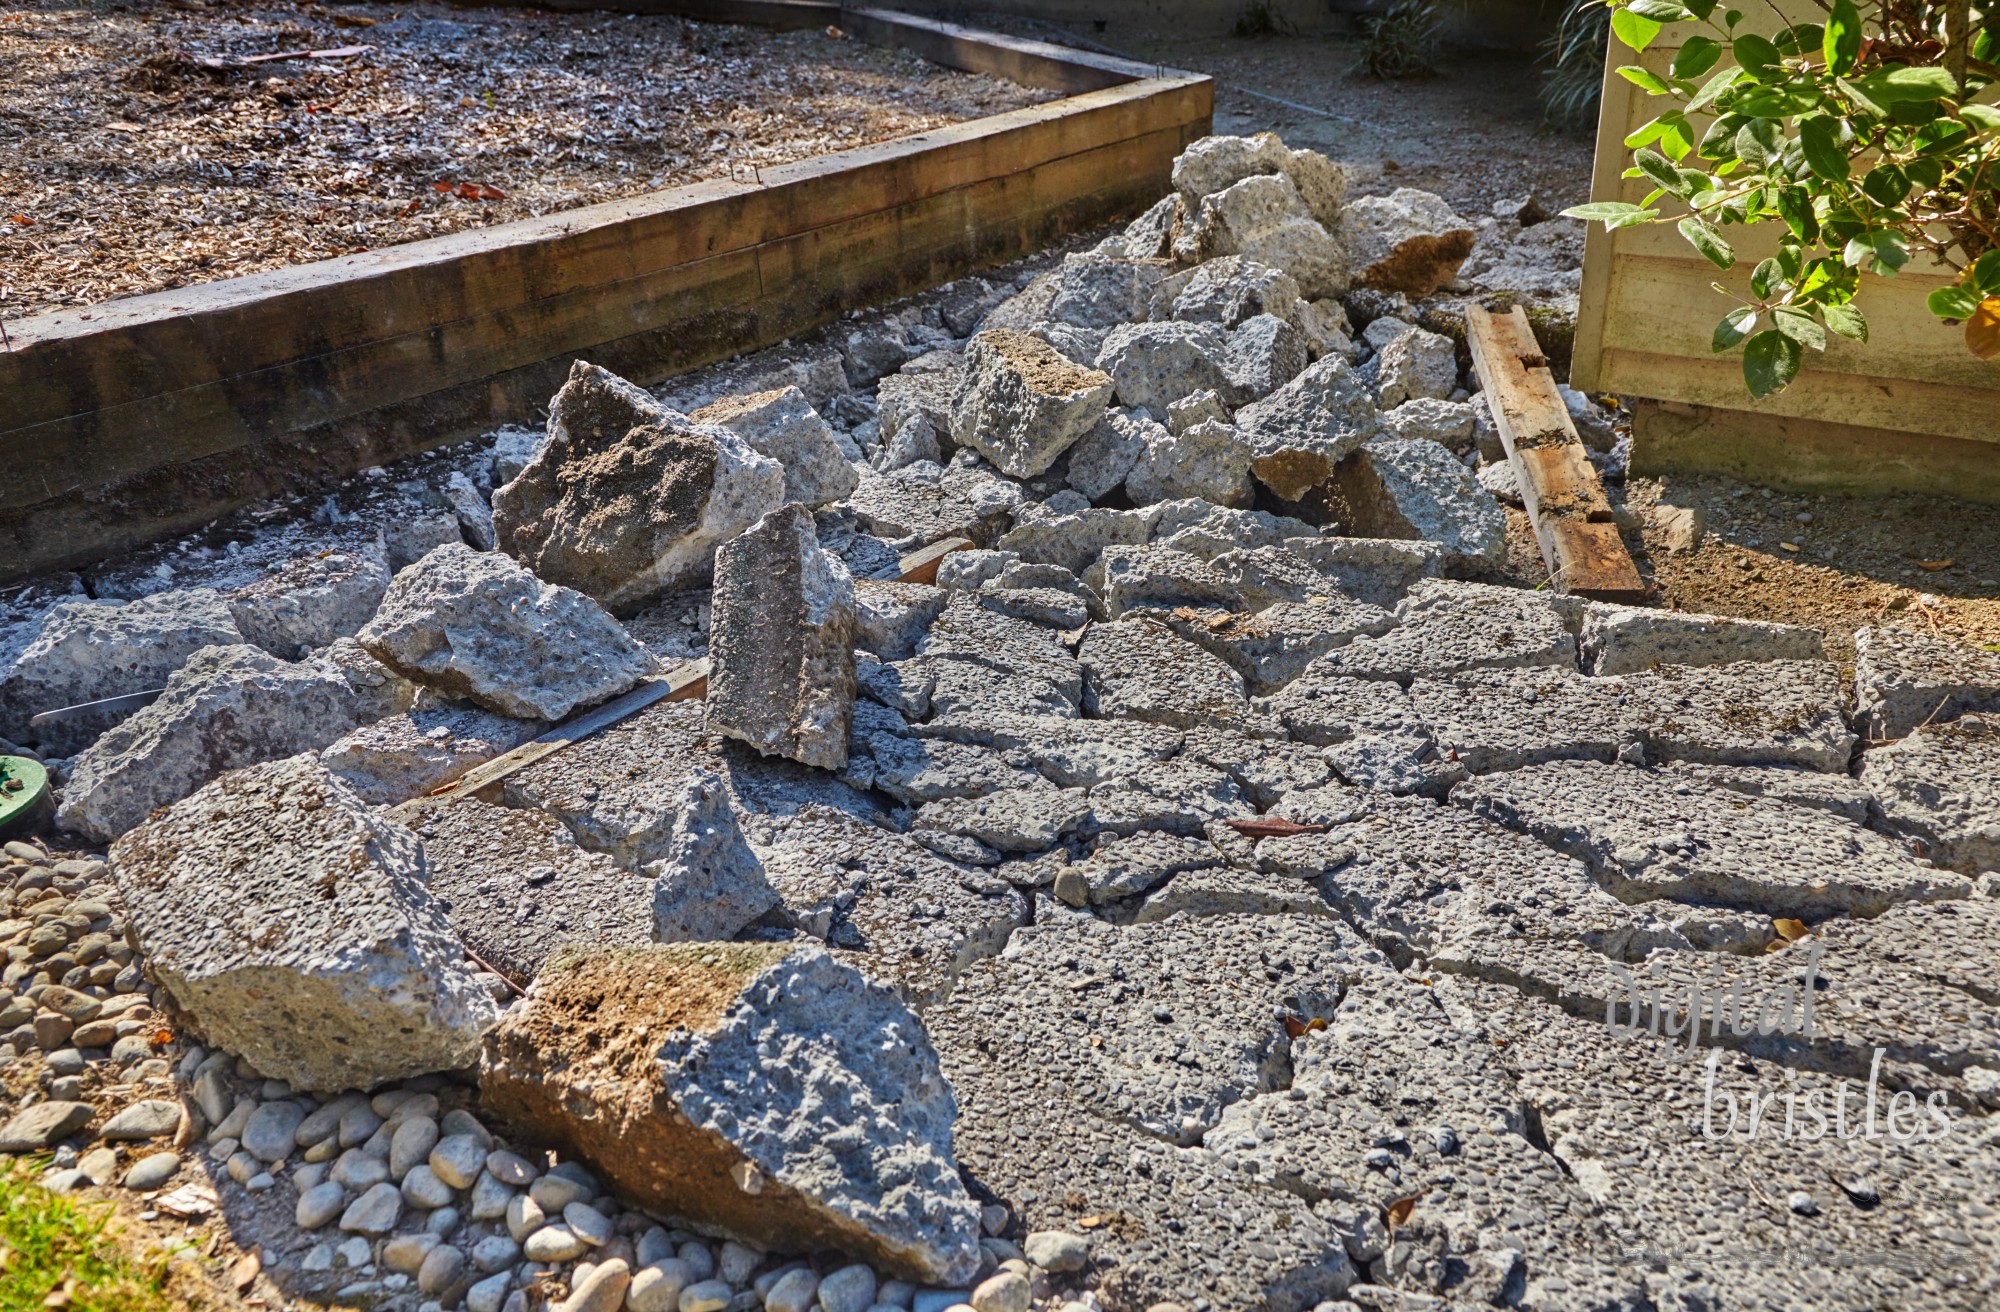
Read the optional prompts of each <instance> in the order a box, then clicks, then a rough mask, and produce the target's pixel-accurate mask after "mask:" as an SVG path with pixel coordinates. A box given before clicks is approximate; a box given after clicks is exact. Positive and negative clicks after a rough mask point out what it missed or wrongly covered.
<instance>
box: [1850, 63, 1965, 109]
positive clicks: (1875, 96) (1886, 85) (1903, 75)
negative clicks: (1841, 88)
mask: <svg viewBox="0 0 2000 1312" xmlns="http://www.w3.org/2000/svg"><path fill="white" fill-rule="evenodd" d="M1854 85H1855V87H1856V89H1858V90H1859V91H1860V92H1861V94H1862V95H1864V96H1866V97H1868V99H1870V100H1872V101H1874V102H1875V103H1876V104H1878V105H1894V104H1899V103H1902V102H1904V101H1911V100H1937V99H1939V98H1940V97H1956V96H1957V95H1958V82H1957V80H1956V79H1954V78H1953V77H1952V75H1951V71H1950V70H1949V69H1944V68H1883V69H1878V70H1876V71H1875V72H1873V73H1870V74H1869V75H1868V76H1866V77H1860V78H1856V79H1855V80H1854Z"/></svg>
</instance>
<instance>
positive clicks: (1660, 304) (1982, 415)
mask: <svg viewBox="0 0 2000 1312" xmlns="http://www.w3.org/2000/svg"><path fill="white" fill-rule="evenodd" d="M1744 8H1745V11H1746V13H1747V14H1748V15H1749V16H1748V17H1747V18H1746V20H1745V27H1744V30H1746V31H1747V30H1753V29H1754V30H1760V31H1762V32H1764V33H1765V34H1767V35H1768V34H1769V33H1770V32H1772V31H1773V30H1774V29H1776V28H1777V27H1778V25H1779V24H1778V20H1777V18H1776V17H1775V16H1774V15H1773V14H1772V13H1770V12H1769V11H1768V9H1766V10H1763V11H1761V12H1760V10H1759V9H1758V7H1756V6H1745V7H1744ZM1777 8H1778V10H1780V11H1781V12H1783V13H1785V14H1787V15H1791V16H1794V17H1796V18H1797V19H1798V20H1799V21H1808V19H1809V16H1822V15H1821V10H1820V9H1818V8H1817V7H1816V6H1814V5H1813V4H1812V3H1811V0H1777ZM1693 26H1694V25H1692V24H1684V25H1671V26H1668V27H1667V28H1665V29H1664V30H1662V32H1661V33H1660V37H1659V39H1658V40H1657V41H1656V42H1655V43H1654V44H1653V45H1652V46H1650V47H1648V48H1647V50H1646V51H1645V52H1644V53H1643V54H1641V55H1634V54H1633V52H1632V51H1631V50H1629V49H1627V48H1626V47H1624V46H1623V45H1621V44H1619V43H1618V42H1616V41H1614V42H1612V47H1611V51H1610V57H1609V60H1608V61H1607V63H1606V66H1605V75H1604V99H1603V106H1602V109H1601V110H1600V113H1599V118H1598V127H1597V158H1596V166H1595V171H1594V177H1593V180H1592V186H1591V199H1592V200H1627V201H1633V202H1637V201H1640V200H1642V199H1644V197H1645V194H1646V192H1647V191H1648V190H1650V188H1651V186H1652V184H1651V183H1649V182H1643V181H1638V180H1632V179H1622V178H1620V176H1619V175H1620V173H1622V172H1623V171H1624V170H1625V169H1626V168H1627V167H1629V165H1630V156H1631V152H1630V151H1629V150H1628V149H1627V148H1626V147H1625V146H1624V145H1623V144H1622V143H1623V139H1624V138H1625V137H1626V136H1627V135H1629V134H1630V133H1631V132H1632V131H1633V130H1634V129H1636V128H1638V127H1639V126H1640V125H1642V124H1644V123H1647V122H1649V121H1650V120H1651V119H1652V118H1653V117H1654V116H1655V115H1657V114H1658V113H1660V112H1661V111H1662V110H1663V109H1664V108H1666V107H1667V106H1668V103H1669V102H1668V101H1667V100H1666V99H1665V98H1664V97H1661V98H1658V99H1655V98H1653V97H1650V96H1647V95H1646V94H1645V93H1644V92H1643V91H1641V90H1639V89H1638V88H1637V87H1635V86H1633V85H1632V84H1631V83H1629V82H1627V81H1626V80H1625V79H1624V78H1622V77H1619V76H1618V75H1617V74H1616V73H1615V72H1614V71H1613V70H1614V69H1616V68H1617V67H1618V66H1619V65H1623V64H1639V65H1641V66H1642V67H1645V68H1648V69H1651V70H1653V71H1654V72H1656V73H1660V74H1662V75H1664V74H1665V73H1666V71H1667V68H1668V66H1669V65H1670V64H1671V63H1672V62H1673V57H1674V53H1675V52H1676V51H1677V50H1678V49H1679V40H1680V34H1682V33H1683V32H1684V31H1685V32H1688V33H1691V32H1692V31H1693ZM1777 228H1778V225H1776V224H1773V225H1770V226H1769V227H1767V228H1763V229H1755V228H1748V229H1746V228H1742V227H1733V228H1730V229H1728V230H1727V235H1728V237H1729V239H1730V241H1731V243H1732V244H1733V245H1734V246H1735V247H1736V252H1737V255H1738V259H1737V263H1736V267H1735V268H1733V269H1731V270H1729V271H1728V272H1727V273H1724V272H1722V271H1721V270H1719V269H1717V268H1716V267H1715V266H1714V265H1712V264H1710V263H1709V262H1708V261H1707V260H1706V259H1704V258H1703V257H1702V256H1700V255H1699V254H1697V253H1696V252H1695V251H1694V249H1693V248H1692V247H1690V246H1689V245H1688V244H1687V242H1686V241H1684V240H1683V239H1682V238H1681V236H1680V234H1679V233H1678V232H1676V231H1675V230H1674V229H1673V227H1671V226H1645V227H1636V228H1625V229H1621V230H1619V231H1618V232H1615V233H1606V232H1604V231H1603V227H1602V225H1601V224H1592V225H1591V228H1590V233H1589V236H1588V237H1587V238H1586V240H1585V246H1584V265H1583V289H1582V298H1581V304H1580V307H1579V313H1578V316H1577V333H1576V354H1575V359H1574V362H1573V363H1572V365H1571V375H1570V376H1571V382H1572V384H1573V385H1574V386H1576V387H1578V388H1581V389H1583V390H1585V391H1599V392H1615V393H1617V394H1619V395H1621V396H1627V397H1632V398H1636V399H1637V402H1638V404H1637V405H1636V407H1635V409H1634V415H1633V440H1632V465H1631V468H1632V471H1633V472H1634V473H1637V474H1657V473H1666V472H1671V471H1676V470H1682V471H1700V472H1708V473H1719V474H1727V475H1729V476H1731V477H1735V478H1741V479H1745V480H1748V481H1752V482H1759V483H1767V484H1776V485H1780V486H1786V487H1792V488H1798V489H1801V490H1811V491H1835V492H1866V491H1886V490H1903V491H1919V492H1934V493H1944V494H1948V495H1953V496H1959V497H1966V498H1970V499H1974V500H1983V501H1994V502H2000V363H1994V362H1989V361H1983V360H1979V359H1977V358H1975V357H1974V356H1972V355H1971V354H1970V353H1969V352H1967V351H1966V349H1965V346H1964V343H1963V339H1962V337H1961V333H1960V330H1959V329H1957V328H1953V327H1948V326H1946V325H1944V324H1941V323H1940V322H1938V320H1937V319H1936V318H1934V317H1933V316H1932V315H1931V313H1930V311H1929V310H1928V309H1926V308H1925V306H1924V298H1925V297H1926V296H1928V295H1929V294H1930V293H1931V292H1932V291H1933V290H1935V289H1936V288H1938V287H1941V286H1945V285H1947V283H1948V282H1949V281H1950V279H1949V277H1948V276H1947V275H1946V272H1945V271H1943V270H1941V269H1940V268H1939V267H1938V266H1936V265H1934V264H1932V265H1929V266H1928V267H1920V265H1919V263H1918V262H1917V261H1914V260H1913V261H1912V262H1911V264H1910V265H1909V267H1907V268H1906V269H1905V270H1904V271H1903V272H1902V274H1901V275H1900V276H1898V277H1896V278H1878V277H1875V276H1874V275H1872V274H1867V275H1863V277H1862V280H1861V288H1862V290H1861V295H1860V297H1859V298H1858V299H1857V301H1856V304H1857V305H1859V306H1860V307H1861V310H1862V312H1863V313H1864V314H1866V315H1867V317H1868V326H1869V339H1870V340H1869V341H1868V342H1867V343H1866V344H1863V343H1859V342H1851V341H1848V340H1847V339H1846V338H1843V337H1839V336H1830V339H1829V342H1828V345H1827V349H1826V350H1825V352H1824V353H1820V352H1813V351H1808V352H1806V363H1805V367H1804V368H1803V369H1802V370H1801V371H1800V373H1799V376H1798V378H1797V380H1796V381H1794V382H1793V383H1792V385H1791V386H1790V387H1789V388H1787V389H1786V390H1785V391H1783V392H1780V393H1779V394H1778V395H1776V396H1773V397H1769V398H1767V399H1765V400H1763V401H1761V402H1760V401H1753V400H1751V399H1750V395H1749V393H1748V392H1747V391H1745V390H1744V387H1743V374H1742V359H1741V352H1731V353H1728V354H1723V355H1716V354H1714V353H1712V352H1711V351H1710V349H1709V340H1710V335H1711V334H1712V333H1713V331H1714V329H1715V323H1716V320H1718V319H1720V318H1721V317H1722V315H1723V313H1724V312H1725V311H1727V310H1728V309H1729V308H1730V305H1731V304H1732V302H1730V301H1729V300H1727V299H1725V298H1724V297H1723V296H1722V295H1721V294H1719V293H1718V292H1716V291H1715V290H1714V286H1713V284H1715V283H1718V282H1720V283H1721V284H1722V285H1723V286H1725V287H1727V288H1728V289H1730V290H1731V291H1732V292H1735V293H1737V294H1739V295H1743V296H1746V297H1747V296H1748V287H1749V282H1750V271H1751V270H1752V269H1753V268H1755V267H1756V264H1757V261H1759V260H1761V259H1763V258H1765V257H1766V256H1767V255H1771V254H1773V253H1775V252H1776V249H1777Z"/></svg>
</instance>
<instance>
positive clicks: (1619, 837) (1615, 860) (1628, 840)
mask: <svg viewBox="0 0 2000 1312" xmlns="http://www.w3.org/2000/svg"><path fill="white" fill-rule="evenodd" d="M1452 800H1453V802H1454V803H1456V804H1458V805H1461V806H1465V807H1469V808H1470V809H1472V810H1473V811H1475V812H1477V813H1478V814H1480V815H1483V816H1486V817H1488V818H1489V819H1492V820H1494V821H1497V822H1498V823H1500V824H1504V825H1507V826H1509V827H1510V828H1514V829H1519V830H1521V831H1523V832H1525V833H1528V834H1531V835H1533V836H1535V837H1537V838H1540V839H1541V840H1542V841H1544V842H1546V843H1549V844H1550V845H1552V846H1554V847H1556V848H1557V849H1559V850H1561V851H1563V852H1567V853H1569V854H1571V855H1573V856H1575V857H1577V858H1578V859H1579V860H1582V861H1583V862H1585V863H1586V864H1587V865H1589V866H1590V867H1591V870H1592V873H1593V874H1595V875H1596V877H1597V878H1598V880H1599V881H1600V882H1602V883H1603V884H1604V885H1605V886H1606V887H1607V888H1609V889H1610V890H1611V891H1612V892H1613V893H1615V894H1616V895H1617V896H1619V897H1620V898H1623V899H1625V900H1627V901H1642V900H1649V899H1655V898H1676V899H1679V900H1682V901H1690V902H1703V903H1711V904H1721V905H1725V906H1739V907H1747V908H1751V909H1754V910H1757V911H1762V912H1764V913H1765V914H1767V915H1773V916H1789V917H1794V918H1798V919H1803V920H1807V921H1817V920H1821V919H1824V918H1826V917H1828V916H1833V915H1849V916H1874V915H1880V914H1881V913H1882V912H1884V911H1886V910H1887V909H1889V908H1890V907H1892V906H1895V905H1896V904H1898V903H1900V902H1908V901H1936V900H1938V899H1941V898H1957V897H1965V896H1966V895H1967V894H1969V893H1970V892H1971V889H1972V882H1971V881H1970V880H1968V879H1966V878H1965V877H1964V876H1963V875H1956V874H1949V873H1946V872H1944V871H1939V870H1933V869H1931V868H1929V867H1927V866H1922V865H1919V864H1917V863H1916V862H1915V861H1913V860H1912V859H1911V858H1910V857H1909V856H1908V855H1907V854H1905V853H1904V851H1903V850H1902V848H1901V847H1900V846H1899V845H1898V844H1897V843H1895V842H1894V841H1893V840H1891V839H1888V838H1884V837H1883V836H1881V835H1880V834H1875V833H1871V832H1869V831H1868V830H1865V829H1860V828H1857V827H1856V826H1854V825H1851V824H1849V823H1847V822H1846V821H1844V820H1840V819H1838V818H1836V817H1834V816H1831V815H1827V814H1824V813H1822V812H1818V811H1813V810H1809V809H1807V808H1804V807H1797V806H1791V805H1788V804H1787V803H1784V802H1779V801H1774V800H1771V799H1768V798H1762V797H1751V796H1746V795H1744V794H1742V793H1737V792H1732V791H1729V790H1727V789H1719V788H1708V787H1704V786H1702V785H1700V784H1695V783H1690V782H1688V781H1687V780H1686V779H1684V778H1680V777H1678V776H1675V775H1670V774H1663V773H1661V772H1658V771H1653V770H1643V769H1635V768H1633V767H1631V766H1626V765H1604V764H1600V763H1598V762H1594V761H1560V762H1555V763H1552V764H1548V765H1536V766H1530V767H1528V768H1526V769H1522V770H1516V771H1513V772H1511V773H1507V774H1491V775H1481V776H1479V777H1477V778H1474V779H1469V780H1467V781H1466V782H1464V783H1462V784H1460V785H1458V787H1456V788H1454V789H1453V790H1452Z"/></svg>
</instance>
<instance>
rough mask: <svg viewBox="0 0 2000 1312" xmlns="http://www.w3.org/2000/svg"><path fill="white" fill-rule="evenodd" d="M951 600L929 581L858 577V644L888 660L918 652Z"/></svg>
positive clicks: (855, 583)
mask: <svg viewBox="0 0 2000 1312" xmlns="http://www.w3.org/2000/svg"><path fill="white" fill-rule="evenodd" d="M947 600H949V598H948V597H947V596H946V594H945V591H944V589H942V588H935V587H932V586H931V585H929V584H927V583H892V582H888V581H886V580H882V579H856V580H854V645H855V646H856V647H858V648H860V649H861V650H862V651H867V652H873V653H874V654H875V655H876V656H878V657H880V658H881V659H883V660H885V661H898V660H902V659H904V658H905V657H908V656H913V655H915V654H916V650H917V646H918V644H919V643H921V642H922V641H923V639H924V634H925V633H926V632H928V631H929V629H930V626H931V623H932V621H934V620H936V619H937V617H938V615H939V614H940V613H941V612H942V611H943V610H944V604H945V602H946V601H947Z"/></svg>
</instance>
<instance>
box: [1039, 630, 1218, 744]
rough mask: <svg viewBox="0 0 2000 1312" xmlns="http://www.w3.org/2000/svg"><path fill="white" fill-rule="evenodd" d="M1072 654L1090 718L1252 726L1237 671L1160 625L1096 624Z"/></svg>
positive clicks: (1178, 723)
mask: <svg viewBox="0 0 2000 1312" xmlns="http://www.w3.org/2000/svg"><path fill="white" fill-rule="evenodd" d="M1078 659H1079V660H1080V661H1081V662H1082V664H1083V669H1084V674H1085V690H1084V710H1085V711H1087V712H1089V713H1090V714H1092V715H1098V716H1103V717H1105V718H1107V719H1110V718H1127V719H1135V720H1148V721H1151V722H1153V723H1155V724H1177V725H1189V724H1212V725H1216V726H1218V727H1221V728H1240V727H1246V726H1249V725H1251V724H1253V723H1256V717H1255V715H1254V714H1253V712H1252V711H1251V710H1250V705H1249V703H1248V702H1247V701H1245V700H1244V690H1243V678H1242V676H1241V675H1239V674H1237V673H1236V671H1234V670H1232V669H1230V668H1229V666H1228V665H1226V664H1224V663H1223V662H1222V661H1221V660H1220V659H1219V658H1218V657H1215V656H1212V655H1210V654H1209V653H1208V652H1205V651H1203V650H1202V649H1201V648H1199V647H1197V646H1195V645H1194V644H1192V643H1190V642H1188V641H1186V640H1185V639H1183V638H1181V637H1179V636H1177V635H1176V634H1175V633H1174V632H1173V630H1171V629H1169V628H1167V627H1166V626H1165V625H1163V624H1159V623H1156V622H1153V621H1151V620H1145V619H1138V620H1123V621H1120V622H1118V623H1115V624H1100V625H1097V626H1095V627H1093V628H1092V629H1091V630H1090V632H1088V633H1086V634H1085V635H1084V638H1083V644H1082V646H1081V647H1080V648H1078Z"/></svg>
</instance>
